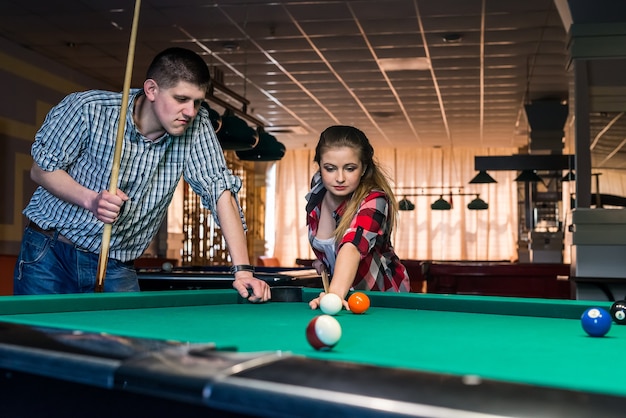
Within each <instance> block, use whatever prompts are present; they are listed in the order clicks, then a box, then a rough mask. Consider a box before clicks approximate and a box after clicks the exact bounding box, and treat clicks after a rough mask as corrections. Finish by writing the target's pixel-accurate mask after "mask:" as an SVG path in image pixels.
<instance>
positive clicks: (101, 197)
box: [89, 189, 128, 224]
mask: <svg viewBox="0 0 626 418" xmlns="http://www.w3.org/2000/svg"><path fill="white" fill-rule="evenodd" d="M127 200H128V196H127V195H126V193H124V192H123V191H121V190H119V189H118V190H117V193H116V194H111V193H109V191H108V190H103V191H101V192H100V193H98V194H97V195H96V197H95V199H94V200H93V201H92V202H91V205H90V207H89V211H90V212H91V213H93V214H94V215H96V218H98V219H99V220H100V221H102V222H104V223H105V224H112V223H113V222H115V220H116V219H117V217H118V216H119V214H120V211H121V210H122V205H123V204H124V202H126V201H127Z"/></svg>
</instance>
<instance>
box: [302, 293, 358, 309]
mask: <svg viewBox="0 0 626 418" xmlns="http://www.w3.org/2000/svg"><path fill="white" fill-rule="evenodd" d="M329 293H330V292H329ZM325 295H326V293H325V292H321V293H320V295H319V296H318V297H316V298H315V299H313V300H312V301H310V302H309V306H310V307H311V309H318V308H319V307H320V301H321V300H322V298H323V297H324V296H325ZM339 297H341V295H339ZM341 301H342V303H343V308H344V309H345V310H346V311H349V310H350V307H349V306H348V301H347V300H346V299H345V298H341Z"/></svg>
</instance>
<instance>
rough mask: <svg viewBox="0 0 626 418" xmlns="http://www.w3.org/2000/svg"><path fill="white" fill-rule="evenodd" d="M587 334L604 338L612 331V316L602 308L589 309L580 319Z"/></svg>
mask: <svg viewBox="0 0 626 418" xmlns="http://www.w3.org/2000/svg"><path fill="white" fill-rule="evenodd" d="M580 321H581V325H582V327H583V329H584V330H585V332H586V333H587V334H589V335H590V336H592V337H603V336H604V335H605V334H606V333H607V332H609V330H610V329H611V323H612V320H611V315H610V314H609V313H608V312H607V311H606V310H605V309H602V308H595V307H594V308H589V309H587V310H586V311H585V312H583V315H582V316H581V318H580Z"/></svg>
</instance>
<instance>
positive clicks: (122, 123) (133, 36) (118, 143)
mask: <svg viewBox="0 0 626 418" xmlns="http://www.w3.org/2000/svg"><path fill="white" fill-rule="evenodd" d="M140 8H141V0H135V11H134V14H133V25H132V28H131V31H130V42H129V44H128V57H127V60H126V74H125V75H124V89H123V91H122V105H121V108H120V120H119V123H118V125H117V137H116V139H115V153H114V154H113V166H112V167H111V180H110V182H109V192H110V193H111V194H116V193H117V181H118V177H119V172H120V160H121V157H122V144H123V143H124V128H125V127H126V115H127V113H128V97H129V96H130V82H131V78H132V75H133V62H134V60H135V43H136V40H137V25H138V23H139V9H140ZM110 243H111V224H104V230H103V231H102V246H101V248H100V258H99V259H98V272H97V276H96V288H95V291H96V292H102V291H103V290H104V277H105V276H106V270H107V262H108V259H109V245H110Z"/></svg>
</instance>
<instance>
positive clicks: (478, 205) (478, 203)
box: [467, 195, 489, 210]
mask: <svg viewBox="0 0 626 418" xmlns="http://www.w3.org/2000/svg"><path fill="white" fill-rule="evenodd" d="M467 208H468V209H470V210H486V209H489V204H488V203H487V202H485V201H484V200H482V199H481V198H480V196H479V195H476V199H474V200H472V201H471V202H469V204H468V205H467Z"/></svg>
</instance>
